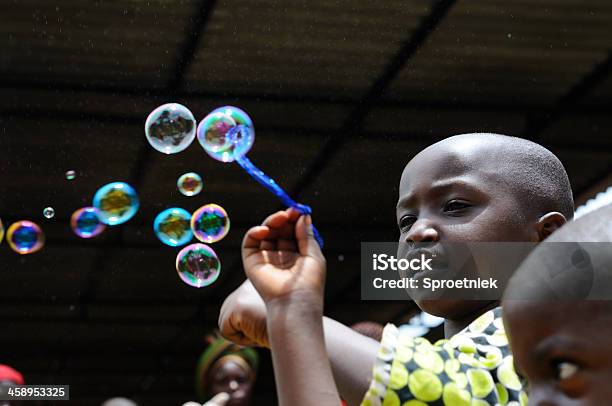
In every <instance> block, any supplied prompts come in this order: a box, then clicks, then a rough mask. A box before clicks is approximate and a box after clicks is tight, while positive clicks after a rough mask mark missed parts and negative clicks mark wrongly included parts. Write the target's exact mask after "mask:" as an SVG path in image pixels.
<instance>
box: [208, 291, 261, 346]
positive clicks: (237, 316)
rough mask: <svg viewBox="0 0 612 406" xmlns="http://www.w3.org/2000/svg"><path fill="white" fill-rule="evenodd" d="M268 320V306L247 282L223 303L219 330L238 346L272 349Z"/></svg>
mask: <svg viewBox="0 0 612 406" xmlns="http://www.w3.org/2000/svg"><path fill="white" fill-rule="evenodd" d="M266 320H267V319H266V304H265V303H264V301H263V300H262V299H261V296H259V293H257V290H255V288H254V287H253V284H252V283H251V282H250V281H249V280H246V281H245V282H244V283H243V284H242V285H240V287H239V288H238V289H236V290H235V291H233V292H232V293H231V294H230V295H229V296H228V297H227V298H226V299H225V301H224V302H223V306H221V311H220V312H219V330H220V331H221V334H222V335H223V337H225V338H227V339H228V340H230V341H233V342H235V343H236V344H240V345H247V346H251V345H256V346H261V347H267V348H270V342H269V341H268V330H267V325H266Z"/></svg>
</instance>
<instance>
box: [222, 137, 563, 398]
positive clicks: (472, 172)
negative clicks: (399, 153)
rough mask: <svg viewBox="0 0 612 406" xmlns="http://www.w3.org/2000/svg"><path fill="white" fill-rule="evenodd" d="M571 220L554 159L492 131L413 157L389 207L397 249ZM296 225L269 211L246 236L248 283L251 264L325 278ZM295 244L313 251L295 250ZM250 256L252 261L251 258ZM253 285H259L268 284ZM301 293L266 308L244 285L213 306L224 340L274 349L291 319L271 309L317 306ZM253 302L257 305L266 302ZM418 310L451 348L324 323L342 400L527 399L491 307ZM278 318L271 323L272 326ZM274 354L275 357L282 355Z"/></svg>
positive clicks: (440, 303)
mask: <svg viewBox="0 0 612 406" xmlns="http://www.w3.org/2000/svg"><path fill="white" fill-rule="evenodd" d="M572 215H573V200H572V194H571V188H570V185H569V180H568V178H567V174H566V173H565V170H564V168H563V166H562V164H561V163H560V162H559V160H558V159H557V158H556V157H555V156H554V155H553V154H552V153H551V152H550V151H548V150H546V149H545V148H543V147H541V146H540V145H537V144H535V143H532V142H529V141H526V140H523V139H518V138H513V137H506V136H502V135H496V134H465V135H459V136H455V137H451V138H448V139H445V140H443V141H441V142H438V143H436V144H434V145H432V146H430V147H428V148H426V149H425V150H423V151H422V152H421V153H419V154H418V155H417V156H415V157H414V158H413V159H412V160H411V161H410V162H409V163H408V165H407V166H406V168H405V169H404V172H403V174H402V178H401V182H400V196H399V202H398V205H397V220H398V226H399V229H400V241H405V242H409V243H432V244H437V243H444V242H479V241H528V242H529V241H530V242H539V241H542V240H543V239H544V238H546V237H547V236H548V235H549V234H550V233H552V232H553V231H555V230H556V229H557V228H559V227H560V226H561V225H562V224H563V223H564V222H565V219H566V218H571V217H572ZM297 220H298V214H297V213H295V212H293V211H287V212H279V213H276V214H274V215H272V216H270V217H268V219H266V220H265V221H264V223H263V225H262V226H260V227H255V228H254V229H252V230H250V231H249V233H247V236H246V237H245V245H244V247H243V261H244V266H245V270H246V271H247V274H248V275H249V276H250V277H251V276H253V277H257V276H255V275H256V272H255V271H254V269H255V268H257V269H259V266H260V265H262V266H263V265H265V266H266V267H267V268H274V269H289V268H291V267H295V266H298V265H299V266H298V268H299V270H298V271H299V272H297V273H296V275H298V276H292V277H291V278H288V279H287V281H286V284H287V286H292V284H291V283H293V282H299V281H301V278H302V277H303V278H309V277H310V276H308V275H311V276H312V277H316V276H317V275H321V273H324V272H325V261H324V259H323V257H322V255H320V252H316V250H318V246H317V247H315V246H313V245H312V244H313V241H314V240H308V241H307V242H304V241H302V240H300V239H299V238H298V236H297V234H296V233H297V229H296V227H297V226H296V224H298V225H299V223H296V221H297ZM298 228H299V227H298ZM294 231H295V233H294ZM304 244H307V246H308V247H311V249H312V250H313V251H312V252H315V254H313V253H312V252H309V253H308V254H304V252H305V251H303V250H301V249H300V250H298V247H300V246H303V245H304ZM315 245H316V244H315ZM254 258H255V259H257V261H255V262H253V260H252V259H254ZM261 261H263V262H261ZM493 268H494V267H493ZM490 271H491V272H495V269H491V270H490ZM275 276H276V275H275ZM263 282H265V281H263ZM263 282H262V283H261V284H260V285H259V288H260V289H263V288H264V286H265V285H266V283H263ZM289 282H291V283H289ZM298 286H299V285H298ZM302 291H303V289H301V288H298V289H297V292H298V293H292V294H291V295H288V297H290V298H291V299H290V300H289V303H288V304H287V303H284V306H283V307H278V308H276V307H273V306H270V305H268V306H264V305H263V303H262V301H261V299H260V298H259V297H258V296H257V295H256V292H254V290H253V287H252V286H250V285H249V284H248V283H246V284H244V285H243V286H242V287H240V288H239V289H238V290H237V291H236V292H234V293H233V294H232V295H231V296H230V297H229V298H228V299H227V300H226V302H225V303H224V305H223V308H222V309H221V314H220V319H219V324H220V328H221V331H222V333H223V334H224V335H225V336H226V337H227V338H229V339H231V340H234V341H237V342H239V343H242V344H257V345H264V346H269V345H270V344H274V343H273V341H274V340H273V339H270V341H269V340H268V338H269V337H268V334H270V335H271V336H273V335H274V334H273V333H272V330H271V329H272V328H274V329H275V330H274V331H277V330H278V333H277V334H279V335H281V336H282V334H283V330H284V328H286V327H287V326H285V325H283V324H282V322H294V320H295V319H294V318H292V317H288V316H283V314H288V313H287V311H285V310H282V311H281V309H284V308H285V306H286V308H287V309H293V308H295V309H307V308H309V307H312V309H314V310H312V311H318V310H319V307H320V305H319V304H318V300H319V298H314V299H313V298H312V297H311V293H312V292H309V293H308V294H306V295H305V296H306V297H305V298H303V300H302V302H301V303H300V302H299V300H298V299H300V297H301V296H300V295H301V293H300V292H302ZM260 293H262V292H260ZM275 293H277V292H275ZM302 293H303V292H302ZM262 296H263V297H264V301H265V300H266V295H265V294H264V293H262ZM269 297H270V296H269ZM269 297H268V298H269ZM272 297H274V296H272ZM276 300H277V299H274V301H275V302H276ZM418 305H419V306H420V307H421V308H422V309H423V310H425V311H427V312H429V313H432V314H435V315H438V316H442V317H444V318H445V319H446V321H445V334H446V337H448V338H451V340H450V342H446V343H439V344H437V345H435V346H432V345H431V344H430V343H429V342H427V341H426V340H424V339H414V340H413V339H411V338H409V337H401V336H400V335H399V332H398V330H397V328H395V327H394V326H387V328H386V329H385V332H384V335H383V340H382V343H380V344H379V343H376V342H374V341H373V340H369V339H368V338H366V337H363V336H361V335H359V334H356V333H355V332H353V331H351V330H350V329H348V328H347V327H345V326H343V325H341V324H340V323H337V322H335V321H333V320H330V319H327V318H325V319H324V320H323V324H324V330H325V335H324V337H325V346H324V348H326V349H327V354H328V356H329V360H330V361H331V366H332V368H333V374H334V378H335V382H336V384H337V386H338V388H339V390H340V394H341V395H342V397H343V398H344V399H345V400H346V401H347V402H348V404H350V405H356V404H358V403H359V402H360V401H361V400H362V399H363V403H362V404H364V405H377V404H384V405H408V406H419V405H427V404H430V405H435V404H437V405H444V404H446V405H469V404H470V403H471V404H473V405H478V404H481V405H489V404H490V405H495V404H496V403H500V404H504V403H506V402H508V401H510V402H512V401H515V402H518V401H519V400H521V401H523V402H524V401H525V399H526V397H525V395H524V393H523V392H522V385H521V384H520V382H519V380H518V378H517V377H516V375H515V374H514V371H513V368H512V358H511V356H510V355H509V352H508V348H507V341H506V339H505V335H504V333H503V328H502V327H503V326H502V325H501V314H500V311H499V309H498V308H496V306H498V302H496V301H488V302H483V301H468V300H463V301H459V300H455V301H450V300H420V301H418ZM317 306H319V307H317ZM493 309H495V310H493ZM266 311H267V318H266ZM296 311H297V310H296ZM300 311H304V310H300ZM283 312H285V313H283ZM277 317H280V318H281V321H278V322H277V321H276V320H275V318H277ZM470 323H472V325H471V326H469V327H468V325H470ZM276 326H281V327H283V328H281V327H276ZM293 327H294V328H295V330H293V333H292V334H293V337H294V339H295V342H296V343H297V342H299V341H300V340H306V341H307V340H312V339H315V338H317V337H318V336H317V331H318V330H317V329H318V325H317V326H314V325H308V328H312V329H313V330H312V331H313V332H314V333H312V334H311V333H309V331H311V330H309V329H308V328H305V326H304V325H297V326H293ZM281 341H283V340H281ZM284 344H287V343H284ZM287 348H292V349H293V351H294V352H289V353H288V355H291V356H295V357H298V354H297V352H299V351H298V349H297V348H295V347H292V346H291V345H289V346H288V347H287ZM315 348H318V347H316V346H315ZM379 348H380V349H379ZM276 352H277V356H276V357H277V358H275V359H278V357H281V358H282V354H278V351H276ZM311 354H312V352H311ZM413 354H414V357H413ZM313 359H314V356H313V357H312V358H310V360H313ZM325 359H327V358H325ZM275 362H276V361H275ZM320 362H321V363H322V364H321V365H318V367H321V368H323V367H324V366H325V365H324V364H325V363H324V362H323V361H320ZM372 365H374V378H373V379H372V375H371V373H370V371H372ZM283 371H285V370H284V369H283ZM318 372H319V371H316V372H315V374H316V373H318ZM291 376H292V374H285V372H283V374H282V378H283V382H282V384H283V385H288V387H291V383H290V382H287V380H289V378H290V377H291ZM278 377H279V375H277V378H278ZM311 378H313V379H314V378H315V377H311ZM295 379H298V378H297V377H295ZM278 383H279V390H280V391H283V390H284V389H283V388H281V387H280V386H281V382H278ZM324 387H325V386H324ZM368 387H369V389H368ZM310 388H311V389H312V386H311V387H310ZM366 391H367V393H366ZM326 393H327V392H326ZM364 393H366V396H365V398H364ZM332 397H333V396H332ZM303 404H308V403H303Z"/></svg>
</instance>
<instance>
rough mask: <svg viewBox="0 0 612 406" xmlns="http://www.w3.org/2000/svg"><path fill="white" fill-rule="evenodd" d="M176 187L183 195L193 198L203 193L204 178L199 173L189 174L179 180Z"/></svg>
mask: <svg viewBox="0 0 612 406" xmlns="http://www.w3.org/2000/svg"><path fill="white" fill-rule="evenodd" d="M176 186H177V187H178V190H179V192H181V193H182V194H183V195H185V196H189V197H191V196H195V195H197V194H198V193H200V192H201V191H202V188H203V187H204V182H202V178H201V177H200V175H198V174H197V173H195V172H188V173H185V174H183V175H181V176H180V177H179V178H178V180H177V181H176Z"/></svg>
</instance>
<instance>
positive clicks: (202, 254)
mask: <svg viewBox="0 0 612 406" xmlns="http://www.w3.org/2000/svg"><path fill="white" fill-rule="evenodd" d="M176 271H177V272H178V274H179V276H180V278H181V279H182V280H183V282H185V283H186V284H188V285H190V286H194V287H196V288H202V287H205V286H208V285H210V284H212V283H213V282H214V281H216V280H217V278H218V277H219V274H220V272H221V263H220V262H219V257H217V254H216V253H215V251H213V249H212V248H210V247H209V246H207V245H205V244H200V243H196V244H191V245H188V246H186V247H185V248H183V249H182V250H181V251H180V252H179V253H178V255H177V256H176Z"/></svg>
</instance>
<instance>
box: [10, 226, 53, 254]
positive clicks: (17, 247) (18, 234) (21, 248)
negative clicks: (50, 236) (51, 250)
mask: <svg viewBox="0 0 612 406" xmlns="http://www.w3.org/2000/svg"><path fill="white" fill-rule="evenodd" d="M6 242H8V244H9V246H10V247H11V249H12V250H13V251H15V252H17V253H18V254H22V255H26V254H33V253H35V252H36V251H39V250H40V249H41V248H42V247H43V245H45V234H44V233H43V231H42V229H41V228H40V227H39V226H38V224H36V223H34V222H31V221H28V220H21V221H17V222H15V223H13V224H11V225H10V227H9V228H8V229H7V230H6Z"/></svg>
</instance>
